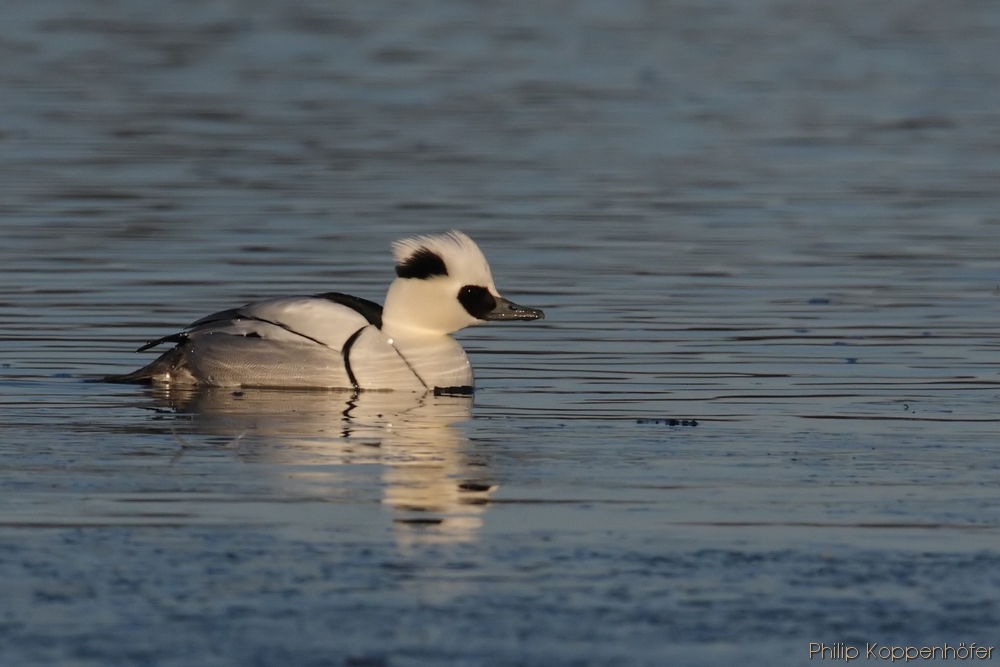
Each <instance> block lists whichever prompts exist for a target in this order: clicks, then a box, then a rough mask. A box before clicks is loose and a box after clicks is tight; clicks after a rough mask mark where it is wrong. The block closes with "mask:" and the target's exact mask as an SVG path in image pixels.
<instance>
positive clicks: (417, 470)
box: [150, 387, 496, 545]
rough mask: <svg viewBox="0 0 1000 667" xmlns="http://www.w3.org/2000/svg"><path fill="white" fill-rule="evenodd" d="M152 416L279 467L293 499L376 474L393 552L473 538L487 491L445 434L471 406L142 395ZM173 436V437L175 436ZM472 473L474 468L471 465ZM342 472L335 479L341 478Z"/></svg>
mask: <svg viewBox="0 0 1000 667" xmlns="http://www.w3.org/2000/svg"><path fill="white" fill-rule="evenodd" d="M150 392H151V394H152V395H153V397H154V398H155V400H156V403H157V405H158V409H163V408H167V409H169V410H171V411H174V412H178V413H184V414H187V415H190V418H191V420H192V426H191V428H190V429H185V433H192V434H200V435H205V434H210V435H224V436H228V437H231V438H232V439H233V440H232V441H231V442H235V443H236V451H237V454H238V456H239V457H240V459H241V460H243V461H245V462H248V463H255V462H256V463H263V464H269V465H279V466H288V468H289V474H288V477H289V478H290V479H291V480H293V484H292V486H293V490H294V492H296V493H305V494H308V495H314V494H316V493H317V491H318V492H320V493H323V492H324V491H328V490H329V486H330V485H331V484H335V483H336V480H337V479H338V477H339V478H340V479H343V476H342V475H337V476H331V475H330V472H329V466H338V467H339V466H351V465H379V466H381V478H382V483H383V484H382V502H383V503H384V504H385V506H387V507H389V508H391V509H392V512H393V514H394V517H393V524H394V526H395V528H396V534H397V539H398V541H399V542H400V544H401V545H405V544H408V543H422V542H461V541H468V540H473V539H475V538H476V535H477V531H478V529H479V528H480V526H481V525H482V513H483V511H484V510H485V508H486V505H487V503H488V501H489V497H490V494H491V493H492V492H493V491H494V490H495V489H496V487H495V486H494V485H492V484H490V483H489V482H488V481H487V480H486V478H485V477H484V473H486V472H487V471H486V469H485V468H484V466H483V464H482V462H479V461H470V460H469V459H468V458H467V457H468V455H469V441H468V439H467V438H465V437H464V436H463V435H462V434H461V432H460V431H458V430H457V429H456V428H454V424H456V423H458V422H461V421H464V420H466V419H469V417H470V413H471V406H472V397H471V396H467V395H456V396H447V395H435V394H433V393H430V392H428V393H426V394H413V393H407V392H373V391H369V392H358V393H351V392H337V391H323V390H315V391H300V390H280V389H272V390H268V389H240V390H236V391H233V390H232V389H221V388H200V389H193V388H192V389H185V388H178V387H160V388H152V389H150ZM178 435H180V434H178ZM477 463H478V465H477ZM340 471H341V472H343V470H342V469H340Z"/></svg>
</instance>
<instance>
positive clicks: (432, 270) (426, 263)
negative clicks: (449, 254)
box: [396, 248, 448, 280]
mask: <svg viewBox="0 0 1000 667" xmlns="http://www.w3.org/2000/svg"><path fill="white" fill-rule="evenodd" d="M396 275H397V276H399V277H400V278H419V279H421V280H423V279H426V278H433V277H434V276H446V275H448V267H447V266H445V265H444V260H443V259H441V255H439V254H437V253H436V252H434V251H433V250H428V249H427V248H421V249H420V250H418V251H416V252H415V253H413V254H412V255H410V256H409V257H407V258H406V261H405V262H403V263H401V264H397V265H396Z"/></svg>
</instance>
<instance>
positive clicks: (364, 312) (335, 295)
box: [314, 292, 382, 329]
mask: <svg viewBox="0 0 1000 667" xmlns="http://www.w3.org/2000/svg"><path fill="white" fill-rule="evenodd" d="M314 296H315V297H316V298H317V299H326V300H327V301H333V302H334V303H338V304H340V305H341V306H347V307H348V308H350V309H351V310H353V311H354V312H356V313H358V314H360V315H361V316H362V317H364V318H365V319H366V320H368V323H369V324H374V325H375V326H377V327H378V328H379V329H381V328H382V306H380V305H378V304H377V303H375V302H374V301H369V300H368V299H362V298H361V297H359V296H351V295H350V294H341V293H340V292H323V293H322V294H316V295H314Z"/></svg>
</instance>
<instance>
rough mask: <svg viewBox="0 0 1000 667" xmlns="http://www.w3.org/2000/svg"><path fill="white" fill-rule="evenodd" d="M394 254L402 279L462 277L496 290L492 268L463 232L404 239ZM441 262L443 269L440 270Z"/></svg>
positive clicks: (399, 242) (397, 243) (395, 247)
mask: <svg viewBox="0 0 1000 667" xmlns="http://www.w3.org/2000/svg"><path fill="white" fill-rule="evenodd" d="M392 254H393V256H394V257H395V259H396V273H397V275H399V276H400V277H402V278H408V277H417V278H422V277H433V276H436V275H446V276H447V275H459V276H463V277H464V279H465V281H466V282H468V283H471V284H476V285H482V286H484V287H490V288H493V289H495V288H494V287H493V275H492V273H491V272H490V265H489V263H488V262H487V261H486V257H485V256H484V255H483V252H482V250H480V249H479V246H477V245H476V243H475V241H473V240H472V239H470V238H469V237H468V236H466V235H465V234H463V233H462V232H459V231H454V230H453V231H450V232H448V233H446V234H435V235H430V236H415V237H413V238H409V239H402V240H399V241H396V242H395V243H393V244H392ZM437 260H440V261H441V263H442V265H443V266H437V265H436V262H437ZM441 268H444V271H443V272H441V271H440V269H441ZM401 272H402V273H401ZM408 274H412V275H408ZM421 274H422V275H421Z"/></svg>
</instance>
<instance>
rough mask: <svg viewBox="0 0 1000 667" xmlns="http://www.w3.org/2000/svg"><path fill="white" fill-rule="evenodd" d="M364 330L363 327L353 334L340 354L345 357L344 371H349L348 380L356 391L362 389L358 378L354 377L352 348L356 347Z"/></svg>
mask: <svg viewBox="0 0 1000 667" xmlns="http://www.w3.org/2000/svg"><path fill="white" fill-rule="evenodd" d="M364 330H365V327H361V328H360V329H358V330H357V331H355V332H354V333H352V334H351V337H350V338H348V339H347V340H346V341H345V342H344V349H343V350H341V352H340V353H341V354H342V355H343V357H344V370H346V371H347V379H348V380H350V381H351V386H352V387H354V388H355V389H361V386H360V385H359V384H358V378H356V377H355V376H354V369H352V368H351V348H352V347H354V342H355V341H356V340H357V339H358V337H359V336H361V332H362V331H364Z"/></svg>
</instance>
